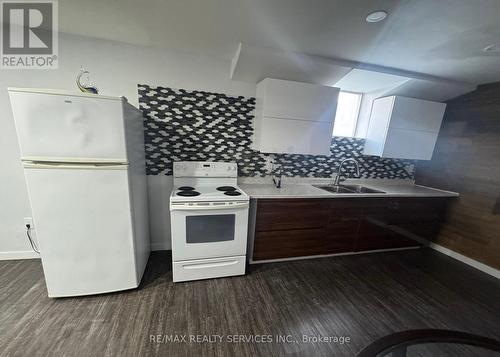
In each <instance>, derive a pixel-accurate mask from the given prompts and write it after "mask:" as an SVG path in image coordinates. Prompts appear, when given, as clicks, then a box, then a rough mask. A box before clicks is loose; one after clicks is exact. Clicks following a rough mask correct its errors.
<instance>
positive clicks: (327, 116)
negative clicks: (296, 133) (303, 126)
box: [258, 78, 339, 122]
mask: <svg viewBox="0 0 500 357" xmlns="http://www.w3.org/2000/svg"><path fill="white" fill-rule="evenodd" d="M258 85H259V87H261V93H262V97H263V107H262V110H263V111H262V115H263V116H265V117H273V118H286V119H296V120H308V121H322V122H332V121H333V120H334V119H335V112H336V110H337V99H338V94H339V88H334V87H327V86H321V85H316V84H309V83H301V82H293V81H285V80H280V79H272V78H266V79H264V80H263V81H262V82H260V83H259V84H258Z"/></svg>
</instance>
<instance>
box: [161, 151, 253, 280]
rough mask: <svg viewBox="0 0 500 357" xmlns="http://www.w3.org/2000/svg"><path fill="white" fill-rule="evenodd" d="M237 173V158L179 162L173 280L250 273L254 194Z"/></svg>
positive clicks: (173, 226)
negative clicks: (243, 187)
mask: <svg viewBox="0 0 500 357" xmlns="http://www.w3.org/2000/svg"><path fill="white" fill-rule="evenodd" d="M237 176H238V168H237V165H236V164H235V163H225V162H196V161H186V162H175V163H174V188H173V190H172V194H171V195H170V217H171V229H172V260H173V280H174V282H178V281H187V280H197V279H208V278H218V277H224V276H231V275H242V274H245V264H246V249H247V234H248V207H249V197H248V195H247V194H246V193H245V192H243V191H242V190H241V189H240V188H238V186H237V185H236V184H237Z"/></svg>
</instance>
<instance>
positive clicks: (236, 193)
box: [224, 189, 241, 196]
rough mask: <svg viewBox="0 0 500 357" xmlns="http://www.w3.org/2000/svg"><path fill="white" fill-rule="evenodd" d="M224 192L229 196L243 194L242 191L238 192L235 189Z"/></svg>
mask: <svg viewBox="0 0 500 357" xmlns="http://www.w3.org/2000/svg"><path fill="white" fill-rule="evenodd" d="M224 194H225V195H227V196H239V195H241V192H238V191H236V189H235V191H226V192H224Z"/></svg>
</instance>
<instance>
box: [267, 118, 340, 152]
mask: <svg viewBox="0 0 500 357" xmlns="http://www.w3.org/2000/svg"><path fill="white" fill-rule="evenodd" d="M259 131H260V147H259V148H258V150H259V151H261V152H267V153H282V154H305V155H328V154H330V145H331V141H332V131H333V122H313V121H304V120H288V119H277V118H270V117H264V118H262V122H261V125H260V130H259Z"/></svg>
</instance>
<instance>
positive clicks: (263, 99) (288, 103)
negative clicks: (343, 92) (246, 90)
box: [253, 78, 340, 155]
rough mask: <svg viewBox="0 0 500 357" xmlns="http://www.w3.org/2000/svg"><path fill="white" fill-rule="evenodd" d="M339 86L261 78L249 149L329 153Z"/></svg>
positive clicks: (283, 152)
mask: <svg viewBox="0 0 500 357" xmlns="http://www.w3.org/2000/svg"><path fill="white" fill-rule="evenodd" d="M339 91H340V90H339V88H333V87H326V86H320V85H315V84H309V83H300V82H292V81H284V80H280V79H271V78H267V79H264V80H263V81H262V82H260V83H259V84H258V85H257V101H256V110H255V120H254V133H253V148H254V149H255V150H258V151H260V152H267V153H282V154H306V155H329V154H330V145H331V140H332V130H333V124H334V121H335V114H336V111H337V101H338V95H339Z"/></svg>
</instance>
